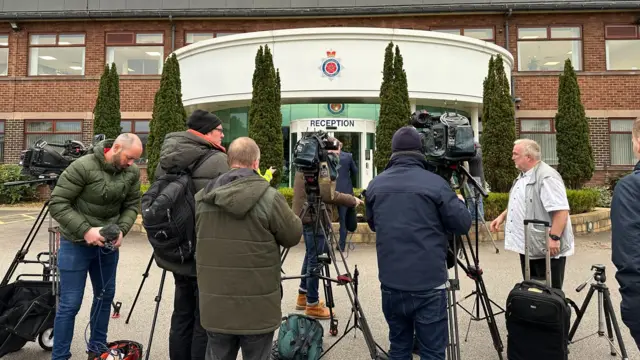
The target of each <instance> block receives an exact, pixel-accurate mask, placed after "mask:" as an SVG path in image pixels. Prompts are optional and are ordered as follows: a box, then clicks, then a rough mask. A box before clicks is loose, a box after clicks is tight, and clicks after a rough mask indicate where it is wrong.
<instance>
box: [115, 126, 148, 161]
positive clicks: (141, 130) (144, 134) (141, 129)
mask: <svg viewBox="0 0 640 360" xmlns="http://www.w3.org/2000/svg"><path fill="white" fill-rule="evenodd" d="M120 127H122V132H123V133H127V132H128V133H134V134H136V135H138V137H139V138H140V140H141V141H142V149H143V151H142V156H140V159H139V160H138V161H137V162H136V163H138V164H146V163H147V141H148V140H149V120H121V121H120Z"/></svg>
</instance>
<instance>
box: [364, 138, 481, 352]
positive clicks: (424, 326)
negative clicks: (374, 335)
mask: <svg viewBox="0 0 640 360" xmlns="http://www.w3.org/2000/svg"><path fill="white" fill-rule="evenodd" d="M391 149H392V155H391V159H390V161H389V163H388V164H387V166H386V168H385V169H384V171H383V172H382V173H380V174H379V175H378V176H376V177H375V178H374V179H373V180H372V181H371V182H370V183H369V186H368V188H367V191H366V200H365V206H366V216H367V222H368V223H369V227H370V228H371V230H372V231H374V232H375V233H376V250H377V255H378V279H379V280H380V288H381V291H382V312H383V313H384V316H385V319H386V320H387V324H388V325H389V341H390V343H391V349H390V352H389V355H390V358H391V359H411V356H412V355H411V353H412V350H413V339H414V333H415V335H416V340H417V342H418V347H419V355H420V358H421V359H442V360H444V359H445V349H446V347H447V343H448V335H449V333H448V331H447V293H446V284H447V281H448V272H447V264H446V259H447V246H448V245H447V244H448V236H447V235H448V233H454V234H460V235H462V234H466V233H467V232H468V231H469V229H470V228H471V215H470V214H469V211H468V210H467V208H466V206H465V204H464V201H462V200H460V199H459V198H458V197H457V196H456V193H455V192H454V191H453V189H451V187H450V186H449V183H448V182H447V181H446V180H445V179H444V178H442V177H441V176H440V175H437V174H435V173H432V172H430V171H428V170H427V169H428V168H430V166H429V165H428V163H427V162H426V160H425V157H424V155H423V153H422V142H421V140H420V134H418V131H417V130H416V129H415V128H413V127H411V126H407V127H403V128H400V129H399V130H398V131H396V133H395V134H394V135H393V139H392V140H391Z"/></svg>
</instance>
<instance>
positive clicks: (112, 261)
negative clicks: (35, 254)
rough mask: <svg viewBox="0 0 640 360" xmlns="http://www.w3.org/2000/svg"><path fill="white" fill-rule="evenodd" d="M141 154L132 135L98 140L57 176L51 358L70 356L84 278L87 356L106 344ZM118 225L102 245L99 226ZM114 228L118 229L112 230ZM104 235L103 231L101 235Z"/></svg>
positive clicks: (134, 202) (135, 204)
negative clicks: (88, 294)
mask: <svg viewBox="0 0 640 360" xmlns="http://www.w3.org/2000/svg"><path fill="white" fill-rule="evenodd" d="M141 155H142V142H141V141H140V138H139V137H138V136H136V135H134V134H129V133H125V134H121V135H120V136H118V137H117V138H116V139H115V140H104V141H102V142H100V143H98V144H96V145H95V146H94V147H93V148H92V149H91V150H90V151H89V153H88V154H86V155H84V156H82V157H81V158H79V159H77V160H75V161H74V162H72V163H71V165H69V167H67V168H66V169H65V171H64V172H63V173H62V174H61V175H60V178H59V179H58V183H57V184H56V187H55V188H54V189H53V192H52V193H51V202H50V203H49V211H50V212H51V217H53V218H54V219H55V220H56V221H57V222H58V224H59V225H60V234H61V236H60V249H59V251H58V270H59V271H60V305H59V307H58V310H57V312H56V314H55V315H56V317H55V322H54V325H53V331H54V333H55V336H54V337H53V351H52V354H51V359H52V360H67V359H69V358H71V352H70V348H71V341H72V340H73V334H74V333H75V332H80V331H84V326H83V330H78V329H76V330H78V331H74V325H75V319H76V315H77V314H78V311H79V310H80V307H81V305H82V299H83V296H84V291H85V287H86V283H87V273H88V274H89V277H90V278H91V285H92V286H93V305H92V307H91V314H93V316H92V318H91V337H90V338H89V343H88V345H87V346H88V349H87V352H88V353H89V359H91V360H93V359H94V357H95V356H97V355H99V354H101V353H102V352H103V351H104V349H105V347H106V344H107V331H108V329H109V315H110V311H111V310H110V309H111V302H112V301H113V298H114V296H115V292H116V272H117V268H118V259H119V253H120V252H119V248H120V245H122V241H123V237H124V236H126V235H127V233H128V232H129V230H130V229H131V226H132V225H133V223H134V222H135V221H136V218H137V216H138V206H139V204H140V169H138V166H136V164H134V162H135V160H137V159H139V158H140V156H141ZM108 225H117V228H119V229H120V234H119V236H118V238H117V239H116V241H115V242H114V243H110V245H113V247H111V246H106V247H105V245H106V244H105V236H104V235H106V234H104V233H101V231H100V230H101V229H102V228H103V227H105V226H108ZM116 230H117V229H116ZM103 234H104V235H103Z"/></svg>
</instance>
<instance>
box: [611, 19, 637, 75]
mask: <svg viewBox="0 0 640 360" xmlns="http://www.w3.org/2000/svg"><path fill="white" fill-rule="evenodd" d="M604 38H605V48H606V52H607V70H638V69H640V26H638V25H607V26H606V27H605V31H604Z"/></svg>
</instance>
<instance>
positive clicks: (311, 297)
mask: <svg viewBox="0 0 640 360" xmlns="http://www.w3.org/2000/svg"><path fill="white" fill-rule="evenodd" d="M314 228H315V229H316V236H315V238H314V236H313V231H314ZM325 231H327V230H325ZM302 236H303V238H304V246H305V253H304V260H302V269H301V270H300V275H310V274H313V273H314V272H315V271H316V270H318V272H319V271H320V269H319V268H318V255H319V254H323V253H326V252H328V245H327V242H326V241H325V237H324V233H323V232H322V228H321V227H320V226H318V227H317V228H316V226H315V224H305V225H303V226H302ZM316 242H317V244H316ZM316 245H317V248H316ZM316 249H322V250H321V251H318V250H316ZM319 286H320V280H319V279H318V277H317V276H309V277H306V278H302V279H300V288H299V289H298V293H300V294H306V295H307V304H308V305H314V304H316V303H317V302H318V301H320V294H319V291H318V287H319Z"/></svg>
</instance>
